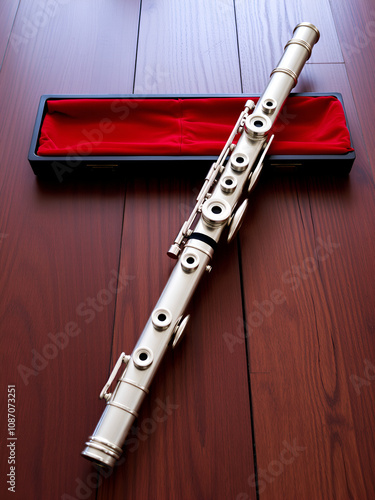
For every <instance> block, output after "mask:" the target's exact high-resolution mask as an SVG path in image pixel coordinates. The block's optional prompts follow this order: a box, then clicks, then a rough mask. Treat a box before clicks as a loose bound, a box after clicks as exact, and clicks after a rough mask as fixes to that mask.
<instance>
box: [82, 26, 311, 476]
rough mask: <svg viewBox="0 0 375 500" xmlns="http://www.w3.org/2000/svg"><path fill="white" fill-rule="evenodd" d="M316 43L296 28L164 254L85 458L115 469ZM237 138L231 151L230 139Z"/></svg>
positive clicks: (238, 217)
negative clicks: (167, 262)
mask: <svg viewBox="0 0 375 500" xmlns="http://www.w3.org/2000/svg"><path fill="white" fill-rule="evenodd" d="M318 40H319V31H318V29H317V28H316V27H315V26H314V25H312V24H311V23H300V24H298V25H297V26H296V28H295V29H294V31H293V38H292V39H291V40H290V41H289V42H288V43H287V45H286V46H285V50H284V54H283V56H282V58H281V59H280V62H279V64H278V65H277V67H276V68H275V69H274V70H273V71H272V73H271V79H270V82H269V84H268V86H267V88H266V90H265V91H264V93H263V94H262V96H261V97H260V98H259V101H258V103H257V105H256V106H255V105H254V103H253V102H252V101H247V102H246V104H245V108H244V110H243V112H242V113H241V114H240V116H239V118H238V121H237V123H236V125H235V127H234V129H233V131H232V133H231V135H230V137H229V138H228V141H227V143H226V144H225V146H224V149H223V151H222V152H221V154H220V155H219V157H218V159H217V161H216V162H215V163H214V164H213V165H212V167H211V169H210V171H209V172H208V174H207V176H206V179H205V182H204V184H203V187H202V189H201V191H200V193H199V195H198V197H197V202H196V205H195V208H194V209H193V212H192V213H191V215H190V217H189V219H188V220H187V221H186V222H185V223H184V224H183V226H182V228H181V230H180V232H179V234H178V235H177V237H176V239H175V241H174V243H173V245H172V246H171V248H170V249H169V251H168V255H169V256H170V257H172V258H176V259H178V261H177V263H176V265H175V267H174V269H173V271H172V274H171V276H170V278H169V280H168V282H167V284H166V286H165V288H164V290H163V292H162V294H161V296H160V299H159V300H158V302H157V304H156V306H155V308H154V310H153V311H152V313H151V316H150V318H149V320H148V322H147V324H146V326H145V328H144V330H143V332H142V335H141V336H140V338H139V340H138V342H137V344H136V346H135V348H134V350H133V352H132V354H131V355H130V356H127V355H125V354H124V353H122V354H121V355H120V357H119V359H118V361H117V363H116V365H115V367H114V369H113V371H112V373H111V375H110V377H109V379H108V381H107V383H106V384H105V386H104V388H103V390H102V392H101V394H100V398H101V399H105V401H106V407H105V410H104V412H103V414H102V417H101V419H100V421H99V423H98V425H97V427H96V429H95V430H94V432H93V434H92V435H91V436H90V437H89V440H88V441H87V442H86V446H85V449H84V450H83V452H82V455H83V456H84V457H85V458H87V459H89V460H91V461H93V462H95V463H96V464H98V465H100V466H105V467H113V466H114V464H115V462H116V460H117V459H118V458H119V457H120V455H121V453H122V446H123V445H124V442H125V439H126V436H127V434H128V432H129V431H130V428H131V426H132V424H133V422H134V420H135V418H136V417H137V416H138V411H139V408H140V406H141V403H142V401H143V399H144V397H145V396H146V394H147V393H148V392H149V386H150V384H151V382H152V379H153V377H154V375H155V373H156V370H157V369H158V366H159V364H160V362H161V360H162V358H163V355H164V353H165V351H166V349H167V348H168V346H169V344H170V343H172V344H173V347H175V346H176V345H177V343H178V342H179V340H180V339H181V337H182V335H183V332H184V329H185V327H186V324H187V322H188V319H189V316H186V317H184V314H185V311H186V308H187V305H188V303H189V301H190V299H191V297H192V295H193V293H194V291H195V289H196V287H197V286H198V283H199V281H200V279H201V277H202V275H203V274H204V273H205V272H207V271H210V270H211V267H210V261H211V259H212V257H213V254H214V250H215V248H216V245H217V243H218V241H219V239H220V237H221V236H222V233H223V231H224V230H225V229H226V228H227V227H228V225H229V231H228V236H227V239H228V241H231V240H232V239H233V237H234V235H235V234H236V232H237V230H238V229H239V227H240V225H241V222H242V220H243V217H244V214H245V212H246V208H247V206H248V195H249V193H250V192H251V191H252V189H253V188H254V186H255V184H256V182H257V179H258V176H259V174H260V172H261V170H262V167H263V161H264V157H265V155H266V153H267V151H268V148H269V146H270V144H271V142H272V139H273V136H271V138H269V131H270V129H271V128H272V125H273V123H274V121H275V120H276V118H277V115H278V114H279V111H280V109H281V108H282V106H283V104H284V102H285V99H286V97H287V96H288V95H289V93H290V91H291V90H292V88H293V87H294V86H295V85H296V83H297V79H298V76H299V74H300V72H301V70H302V68H303V66H304V64H305V63H306V61H307V60H308V59H309V57H310V55H311V51H312V48H313V46H314V45H315V43H316V42H317V41H318ZM251 111H252V113H251ZM238 134H240V137H239V139H238V142H237V145H235V144H234V143H233V140H234V139H235V137H236V136H237V135H238ZM228 157H229V158H228ZM243 199H244V200H243ZM242 200H243V201H242ZM241 201H242V203H241V204H240V202H241ZM120 369H122V370H123V371H122V374H121V375H120V377H119V379H118V381H117V383H116V386H115V389H114V391H113V393H112V394H111V393H109V392H108V390H109V388H110V386H111V385H112V383H113V382H114V380H115V378H116V377H117V373H118V372H119V371H120Z"/></svg>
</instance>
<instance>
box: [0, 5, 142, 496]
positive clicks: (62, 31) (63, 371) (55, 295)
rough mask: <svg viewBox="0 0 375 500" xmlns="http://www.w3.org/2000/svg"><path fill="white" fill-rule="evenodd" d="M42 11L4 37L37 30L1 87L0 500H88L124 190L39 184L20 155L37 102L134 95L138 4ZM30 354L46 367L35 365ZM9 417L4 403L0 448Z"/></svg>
mask: <svg viewBox="0 0 375 500" xmlns="http://www.w3.org/2000/svg"><path fill="white" fill-rule="evenodd" d="M40 5H41V3H40V2H38V1H29V2H21V6H20V9H19V12H18V16H17V19H16V23H15V25H14V27H13V31H12V35H18V36H21V35H22V34H24V23H26V22H27V21H30V22H34V23H36V22H37V21H36V20H37V19H40V21H39V22H40V23H42V20H44V21H43V23H42V25H40V26H39V28H36V31H32V32H30V36H29V38H27V39H25V40H24V42H23V43H21V44H20V45H19V46H18V49H17V50H16V46H14V45H13V46H9V48H8V52H7V57H6V58H5V61H4V65H3V68H2V71H1V79H0V107H1V110H0V117H1V118H0V136H1V145H0V149H1V151H0V191H1V196H0V233H1V235H2V236H3V238H2V240H1V241H0V245H1V247H0V258H1V273H0V286H1V290H2V300H1V304H0V318H1V333H2V335H1V353H2V359H1V361H2V369H1V380H2V388H3V391H4V396H3V397H4V398H5V393H6V386H7V384H15V385H16V401H17V403H16V404H17V424H16V435H17V438H18V441H17V446H16V493H15V494H13V493H11V492H8V490H7V486H8V485H6V484H5V479H6V476H5V473H6V472H8V464H7V463H6V461H7V454H6V448H5V446H6V445H5V444H4V448H3V452H4V453H2V456H1V468H2V470H3V471H4V474H3V475H2V484H1V495H2V498H13V499H14V498H16V499H24V498H28V499H31V500H33V499H35V500H36V499H41V498H45V499H47V498H71V497H73V498H82V495H83V496H84V497H85V498H95V496H96V489H95V488H93V487H92V480H93V479H92V477H94V478H95V477H96V473H94V476H92V473H93V472H92V465H91V464H90V463H88V462H87V461H85V460H84V459H83V458H81V457H80V452H81V450H82V448H83V444H84V442H85V440H86V439H87V436H88V435H89V433H90V432H92V430H93V427H94V425H95V424H96V421H97V419H98V417H99V414H100V410H101V408H100V405H99V404H98V401H97V398H98V394H99V392H100V389H101V387H102V385H103V384H104V382H105V379H106V376H107V374H108V369H109V357H110V352H111V338H112V330H113V318H114V307H115V296H114V295H115V293H111V292H109V293H111V296H109V293H108V290H110V288H112V290H114V288H113V286H114V284H115V283H116V272H117V271H118V263H119V251H120V243H121V231H122V217H123V207H124V195H125V187H124V185H122V184H119V183H108V182H94V181H91V182H90V181H89V180H87V182H85V181H82V182H78V181H77V182H74V183H72V182H70V183H69V182H68V183H67V184H66V185H59V184H58V183H56V184H48V183H45V182H44V183H43V182H37V180H36V178H35V176H34V174H33V173H32V171H31V168H30V166H29V165H28V162H27V153H28V148H29V143H30V140H31V133H32V129H33V124H34V119H35V114H36V110H37V106H38V101H39V97H40V95H41V94H43V93H54V92H55V93H75V92H76V93H82V94H87V93H122V92H131V91H132V86H133V77H134V63H135V51H136V41H137V25H138V19H139V4H138V3H136V2H132V3H129V2H128V3H126V4H124V3H122V4H119V3H118V2H105V3H103V2H101V1H94V2H90V3H87V2H84V3H82V2H69V3H67V2H64V3H62V2H61V3H59V2H56V5H57V7H56V8H57V11H56V13H55V15H49V16H48V15H46V17H42V16H43V12H41V6H40ZM38 12H39V14H38V15H40V16H41V17H40V18H38V17H37V13H38ZM123 19H127V22H128V24H127V29H125V30H124V29H123V28H124V24H123ZM67 180H68V179H67ZM124 290H125V289H124ZM121 293H122V291H121ZM120 296H121V294H119V297H120ZM93 300H94V302H92V301H93ZM96 301H98V302H100V301H103V302H105V305H101V304H100V303H99V304H97V302H96ZM95 308H96V309H97V310H95ZM71 323H73V325H72V324H71ZM69 328H73V329H72V330H71V334H72V336H71V337H67V336H66V329H68V330H69ZM64 330H65V334H64V335H61V336H60V337H59V338H57V339H56V337H55V336H56V335H57V334H58V333H59V332H62V331H64ZM78 332H79V333H78ZM77 333H78V334H77ZM74 334H77V335H74ZM73 335H74V336H73ZM51 336H52V337H55V339H56V340H55V341H54V340H52V338H51ZM59 339H60V340H59ZM53 342H56V343H59V342H60V347H53ZM65 343H66V346H65ZM35 353H38V354H39V355H41V356H43V357H48V356H49V357H50V358H51V359H48V360H47V361H46V360H45V361H43V360H42V359H41V358H38V359H39V365H38V366H37V365H36V364H35V363H36V361H35V360H34V361H33V358H35V356H36V355H35ZM33 363H34V367H33ZM21 365H23V366H24V367H26V368H27V369H28V370H29V371H28V372H27V371H26V368H24V369H22V367H21ZM35 366H36V368H35ZM20 370H24V371H23V372H22V374H21V372H20ZM30 370H33V371H32V372H31V371H30ZM28 375H29V376H28ZM26 383H27V385H26ZM6 410H7V408H6V404H5V399H4V400H3V404H2V405H1V428H2V430H3V433H2V440H3V439H6V434H5V433H6V418H7V415H6ZM2 443H3V441H2ZM90 479H91V482H90ZM87 483H89V484H88V485H87ZM83 484H86V491H84V486H82V485H83ZM90 485H91V486H90ZM65 494H66V495H65ZM64 495H65V496H64ZM68 495H69V496H68Z"/></svg>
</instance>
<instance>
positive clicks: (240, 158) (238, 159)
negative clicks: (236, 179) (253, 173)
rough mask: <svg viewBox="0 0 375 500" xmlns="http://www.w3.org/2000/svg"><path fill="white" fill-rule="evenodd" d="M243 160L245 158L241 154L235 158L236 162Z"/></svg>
mask: <svg viewBox="0 0 375 500" xmlns="http://www.w3.org/2000/svg"><path fill="white" fill-rule="evenodd" d="M244 161H245V160H244V159H243V158H242V156H238V157H237V158H236V162H237V163H243V162H244Z"/></svg>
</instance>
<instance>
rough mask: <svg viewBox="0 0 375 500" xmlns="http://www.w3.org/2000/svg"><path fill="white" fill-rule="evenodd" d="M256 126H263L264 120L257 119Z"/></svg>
mask: <svg viewBox="0 0 375 500" xmlns="http://www.w3.org/2000/svg"><path fill="white" fill-rule="evenodd" d="M254 127H258V128H260V127H263V122H262V120H255V122H254Z"/></svg>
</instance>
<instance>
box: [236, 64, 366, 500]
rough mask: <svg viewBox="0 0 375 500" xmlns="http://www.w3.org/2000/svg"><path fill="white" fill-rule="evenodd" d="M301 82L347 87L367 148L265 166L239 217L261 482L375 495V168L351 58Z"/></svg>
mask: <svg viewBox="0 0 375 500" xmlns="http://www.w3.org/2000/svg"><path fill="white" fill-rule="evenodd" d="M296 90H311V91H319V92H327V91H330V90H331V91H332V90H335V91H340V92H342V93H343V95H344V100H345V104H346V107H347V111H348V119H349V125H350V127H351V129H352V132H353V136H354V142H355V147H356V151H357V155H358V157H357V160H356V162H355V165H354V168H353V171H352V173H351V175H350V177H349V178H339V177H333V176H327V177H319V176H315V177H309V176H297V175H294V176H290V175H282V174H280V175H279V176H269V177H265V178H264V179H263V183H261V184H260V185H259V187H258V190H257V192H256V193H255V194H254V197H253V198H252V203H253V214H252V215H251V216H250V217H249V218H248V219H247V220H246V222H245V224H244V226H243V228H242V229H241V233H240V239H241V252H242V266H243V271H244V272H243V279H244V288H245V304H246V315H247V316H246V317H247V323H248V325H249V338H248V343H249V357H250V368H251V389H252V398H253V408H254V432H255V443H256V447H257V467H258V474H259V491H260V492H261V493H262V498H269V499H272V500H275V499H279V498H280V499H282V498H295V499H297V498H311V499H312V498H322V499H325V498H326V499H331V498H337V499H339V498H340V499H341V498H361V499H362V498H363V499H365V498H373V497H374V494H375V484H374V476H373V467H372V464H373V461H374V449H375V447H374V445H375V443H374V436H373V433H372V432H371V429H372V428H373V426H374V414H373V408H374V403H375V401H374V399H375V393H374V387H373V385H371V386H370V384H371V382H370V379H369V378H368V376H370V377H372V376H373V371H370V372H369V373H368V376H366V375H365V371H366V370H367V372H368V368H366V361H365V360H369V362H370V363H372V369H373V366H374V364H373V361H374V359H375V348H374V343H373V339H372V332H373V325H374V312H373V307H372V301H371V299H370V297H371V296H372V295H373V288H374V287H373V276H374V250H373V245H372V244H371V237H372V235H373V234H374V229H375V228H374V222H373V217H372V215H371V214H372V213H373V212H374V209H375V207H374V197H373V182H372V175H371V170H370V167H369V164H368V160H367V155H366V150H365V147H364V144H363V140H362V136H361V129H360V125H359V121H358V116H357V114H356V109H355V105H354V102H353V100H352V96H351V89H350V85H349V82H348V80H347V76H346V72H345V68H344V66H343V65H326V64H325V65H319V64H314V65H309V66H308V68H306V70H305V72H304V74H303V76H302V77H301V80H300V83H299V88H297V89H296ZM322 242H325V243H322ZM330 242H331V244H330ZM324 245H326V248H325V249H324ZM319 248H320V250H319ZM317 252H318V253H317ZM319 257H320V258H319ZM276 290H279V291H280V292H275V291H276ZM278 294H280V296H278ZM272 297H274V299H279V300H274V303H272V304H271V302H270V301H272ZM254 301H255V302H258V303H259V304H263V305H257V304H256V303H254ZM262 307H263V309H262ZM370 370H371V368H370ZM367 372H366V373H367ZM356 377H361V379H362V380H364V383H365V384H366V386H363V387H361V388H360V389H359V388H358V385H359V384H355V383H354V384H353V381H354V382H355V381H356V380H358V379H357V378H356ZM358 391H359V392H358ZM366 430H367V431H366ZM249 490H251V488H248V490H247V493H250V491H249Z"/></svg>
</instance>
